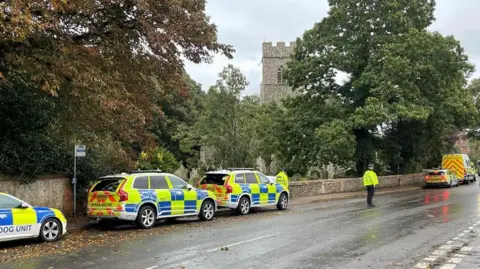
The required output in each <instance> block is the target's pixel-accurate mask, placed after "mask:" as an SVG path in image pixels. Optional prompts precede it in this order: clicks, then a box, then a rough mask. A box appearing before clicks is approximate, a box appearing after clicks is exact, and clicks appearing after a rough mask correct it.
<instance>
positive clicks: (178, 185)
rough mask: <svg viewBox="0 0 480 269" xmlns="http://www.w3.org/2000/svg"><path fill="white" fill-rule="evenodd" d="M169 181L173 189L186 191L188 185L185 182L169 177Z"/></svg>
mask: <svg viewBox="0 0 480 269" xmlns="http://www.w3.org/2000/svg"><path fill="white" fill-rule="evenodd" d="M168 179H170V183H172V188H174V189H186V188H187V183H186V182H185V181H183V180H182V179H180V178H178V177H176V176H168Z"/></svg>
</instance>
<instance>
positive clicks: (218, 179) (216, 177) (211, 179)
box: [200, 174, 227, 185]
mask: <svg viewBox="0 0 480 269" xmlns="http://www.w3.org/2000/svg"><path fill="white" fill-rule="evenodd" d="M226 176H227V174H206V175H205V177H204V178H203V179H202V181H201V182H200V184H217V185H223V184H224V183H225V180H224V178H225V177H226Z"/></svg>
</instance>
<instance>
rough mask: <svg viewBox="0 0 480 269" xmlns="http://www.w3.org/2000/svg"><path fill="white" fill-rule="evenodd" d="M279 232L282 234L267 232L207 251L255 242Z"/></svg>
mask: <svg viewBox="0 0 480 269" xmlns="http://www.w3.org/2000/svg"><path fill="white" fill-rule="evenodd" d="M279 234H280V233H274V234H267V235H263V236H259V237H255V238H252V239H248V240H245V241H240V242H237V243H233V244H230V245H226V246H221V247H218V248H214V249H210V250H207V252H212V251H216V250H219V249H221V248H225V247H226V248H229V247H233V246H237V245H241V244H245V243H250V242H253V241H257V240H260V239H263V238H267V237H272V236H275V235H279Z"/></svg>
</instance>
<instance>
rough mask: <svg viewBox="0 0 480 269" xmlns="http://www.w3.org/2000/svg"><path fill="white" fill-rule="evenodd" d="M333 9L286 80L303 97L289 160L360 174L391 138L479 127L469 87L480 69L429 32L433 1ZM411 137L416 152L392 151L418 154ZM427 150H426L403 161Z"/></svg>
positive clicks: (344, 2)
mask: <svg viewBox="0 0 480 269" xmlns="http://www.w3.org/2000/svg"><path fill="white" fill-rule="evenodd" d="M329 5H330V11H329V13H328V16H327V17H325V18H324V19H323V20H322V21H321V22H319V23H317V24H315V26H314V27H313V28H312V29H311V30H308V31H306V32H305V34H304V35H303V37H302V38H300V39H299V40H298V41H297V46H296V48H295V53H294V55H293V57H292V61H291V62H290V63H289V65H288V67H289V70H288V82H289V84H290V85H291V86H292V87H293V88H294V89H296V90H297V91H299V92H300V93H301V94H300V97H298V98H297V101H293V102H291V104H293V105H290V106H289V108H290V110H293V111H296V112H292V114H293V115H294V114H296V115H297V116H296V117H294V118H293V119H291V122H292V127H295V126H299V125H302V128H303V129H302V131H299V132H300V133H299V134H302V135H303V136H304V138H303V139H299V140H298V141H299V143H300V144H298V145H294V146H295V147H297V148H299V150H296V151H293V152H291V153H290V154H289V155H288V156H289V157H290V158H292V156H293V157H295V158H297V159H298V158H302V157H303V156H308V157H309V158H311V157H316V158H315V159H314V162H317V163H323V164H325V163H326V162H334V163H338V164H344V163H347V162H348V161H350V160H354V161H355V162H356V171H357V172H358V173H361V172H363V171H364V169H365V168H366V165H367V163H369V162H374V161H375V160H376V157H375V155H376V154H375V153H376V152H377V150H379V149H382V143H380V141H381V140H383V139H384V138H385V135H387V136H388V135H391V136H393V138H396V137H398V136H399V135H400V134H399V133H402V134H408V131H409V130H410V131H411V128H414V127H418V126H420V127H421V128H422V129H423V131H424V132H423V133H427V132H428V129H429V128H431V133H430V135H431V136H434V137H431V138H432V139H433V140H435V139H436V138H438V137H435V136H442V135H443V134H444V133H445V132H446V131H445V130H446V129H451V128H452V127H453V126H455V127H457V128H459V129H462V128H465V127H467V126H469V125H470V124H471V123H472V118H473V117H474V115H475V113H476V110H475V107H474V105H473V102H472V98H471V97H470V95H469V93H468V92H467V91H466V90H465V88H464V85H465V82H466V80H465V77H466V76H468V75H469V74H470V73H471V71H472V69H473V68H472V66H471V65H470V64H469V63H468V61H467V56H466V55H465V53H464V51H463V49H462V47H461V46H460V44H459V42H458V41H456V40H455V39H454V38H453V37H451V36H449V37H445V36H442V35H440V34H439V33H432V32H429V31H427V27H428V26H429V25H431V23H432V22H433V20H434V16H433V13H434V7H435V1H433V0H400V1H398V0H386V1H374V0H367V1H360V2H358V1H351V0H329ZM339 74H340V75H341V76H342V78H343V79H342V80H343V81H342V82H339V79H338V75H339ZM299 103H300V104H301V105H299ZM305 114H307V115H309V117H307V116H304V115H305ZM387 132H388V133H387ZM335 134H336V135H335ZM411 134H412V136H409V135H408V137H409V138H410V137H419V139H416V140H415V141H413V142H412V143H413V144H415V145H408V143H409V142H411V141H408V140H407V141H406V140H402V141H398V140H397V141H395V140H394V139H389V143H388V149H389V151H392V150H393V151H396V152H398V151H400V152H401V151H402V149H405V148H408V149H407V151H411V150H412V147H416V146H418V145H419V144H420V143H422V142H423V140H422V139H420V137H421V136H416V134H415V132H412V133H411ZM434 138H435V139H434ZM437 140H438V139H437ZM313 141H315V142H313ZM404 142H405V144H404ZM312 143H313V144H315V145H313V146H312V145H310V144H312ZM286 148H287V149H288V150H292V148H293V146H292V147H286ZM385 148H386V147H385ZM351 149H354V151H352V150H351ZM302 151H307V152H308V154H305V153H304V152H302ZM353 152H354V154H352V153H353ZM396 152H393V153H392V154H394V155H395V154H396ZM426 152H428V148H425V147H424V148H422V149H421V150H419V151H418V152H416V153H415V154H413V155H415V156H404V158H414V157H418V154H424V153H426ZM392 159H395V161H400V160H401V157H400V156H396V157H395V158H393V157H392ZM403 161H405V160H403Z"/></svg>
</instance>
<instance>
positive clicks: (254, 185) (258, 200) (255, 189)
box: [245, 172, 268, 205]
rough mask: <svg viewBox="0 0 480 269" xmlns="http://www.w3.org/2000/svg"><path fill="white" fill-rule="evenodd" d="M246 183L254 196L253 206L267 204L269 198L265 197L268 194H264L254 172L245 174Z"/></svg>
mask: <svg viewBox="0 0 480 269" xmlns="http://www.w3.org/2000/svg"><path fill="white" fill-rule="evenodd" d="M245 183H246V184H247V185H248V187H249V188H250V191H251V194H252V205H260V204H266V203H267V200H268V197H266V196H265V195H266V192H265V193H262V190H261V188H260V184H259V183H258V179H257V176H256V175H255V173H254V172H246V173H245Z"/></svg>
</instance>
